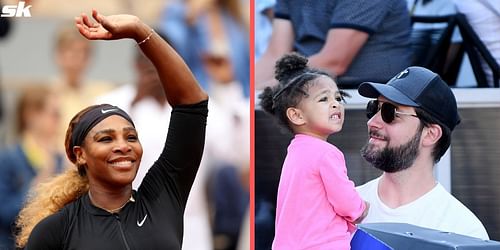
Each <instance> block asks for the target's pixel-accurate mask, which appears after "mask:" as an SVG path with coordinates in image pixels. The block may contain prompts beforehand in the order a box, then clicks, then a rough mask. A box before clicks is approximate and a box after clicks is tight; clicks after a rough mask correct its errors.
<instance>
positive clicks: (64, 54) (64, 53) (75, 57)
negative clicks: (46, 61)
mask: <svg viewBox="0 0 500 250" xmlns="http://www.w3.org/2000/svg"><path fill="white" fill-rule="evenodd" d="M92 52H93V50H92V46H91V44H90V42H89V41H88V40H87V39H85V38H83V37H82V36H81V35H80V33H79V32H78V30H76V29H75V27H74V24H73V23H67V24H65V25H62V26H61V27H60V28H59V30H58V31H57V33H56V37H55V47H54V59H55V62H56V65H57V67H58V70H59V75H58V76H57V77H56V79H54V81H53V83H52V85H53V87H54V91H55V92H56V93H58V94H59V96H60V98H61V107H62V110H61V115H62V119H61V124H60V125H59V132H60V137H59V138H60V140H59V142H60V143H59V145H60V147H61V148H62V147H63V145H64V136H65V134H66V131H65V130H66V128H67V126H68V124H69V121H70V120H71V118H72V117H73V116H74V115H75V114H76V113H77V112H78V111H80V110H81V109H83V108H84V107H87V106H89V105H91V104H92V100H93V99H94V98H95V97H97V96H98V95H100V94H103V93H105V92H107V91H109V90H111V89H112V88H113V86H112V85H111V84H109V83H103V82H92V83H91V82H88V81H87V80H86V79H85V73H86V70H87V69H88V66H89V63H90V59H91V56H92Z"/></svg>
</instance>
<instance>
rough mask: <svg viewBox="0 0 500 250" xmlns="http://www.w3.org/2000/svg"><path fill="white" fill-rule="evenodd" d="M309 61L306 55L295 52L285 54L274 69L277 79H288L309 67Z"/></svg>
mask: <svg viewBox="0 0 500 250" xmlns="http://www.w3.org/2000/svg"><path fill="white" fill-rule="evenodd" d="M307 62H308V60H307V58H306V57H304V56H302V55H300V54H298V53H295V52H293V53H290V54H286V55H284V56H283V57H281V58H280V59H279V60H278V61H277V62H276V66H275V71H274V75H275V78H276V80H278V81H280V82H282V81H286V79H288V78H290V77H292V76H294V75H296V74H297V73H299V72H302V71H304V69H306V68H307Z"/></svg>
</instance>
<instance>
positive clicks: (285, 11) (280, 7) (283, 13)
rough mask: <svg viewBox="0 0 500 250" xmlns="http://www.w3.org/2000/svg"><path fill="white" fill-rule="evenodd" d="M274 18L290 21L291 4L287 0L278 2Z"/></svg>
mask: <svg viewBox="0 0 500 250" xmlns="http://www.w3.org/2000/svg"><path fill="white" fill-rule="evenodd" d="M274 18H279V19H287V20H289V19H290V10H289V3H288V1H286V0H278V2H277V3H276V6H275V7H274Z"/></svg>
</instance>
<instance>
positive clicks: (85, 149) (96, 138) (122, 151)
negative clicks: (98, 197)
mask: <svg viewBox="0 0 500 250" xmlns="http://www.w3.org/2000/svg"><path fill="white" fill-rule="evenodd" d="M75 148H77V147H75ZM75 150H76V154H77V163H78V164H86V165H87V167H86V172H87V176H88V177H89V182H90V184H91V187H93V188H91V189H101V190H113V189H116V188H123V189H124V190H130V189H131V188H130V187H131V185H132V181H133V180H134V178H135V176H136V174H137V170H138V169H139V164H140V162H141V157H142V146H141V144H140V142H139V139H138V134H137V131H136V130H135V128H134V127H133V126H132V124H130V123H129V122H128V121H127V120H126V119H124V118H123V117H121V116H118V115H112V116H109V117H107V118H106V119H104V120H102V121H101V122H100V123H98V124H97V125H96V126H95V127H93V128H92V129H91V130H90V131H89V133H88V134H87V136H86V137H85V140H84V143H83V145H82V146H81V148H80V149H75ZM91 191H92V190H91Z"/></svg>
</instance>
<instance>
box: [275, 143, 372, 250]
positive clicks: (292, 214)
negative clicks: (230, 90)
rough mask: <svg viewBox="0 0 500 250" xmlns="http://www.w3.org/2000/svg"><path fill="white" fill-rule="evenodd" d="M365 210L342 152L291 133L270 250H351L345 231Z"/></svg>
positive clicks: (326, 144) (328, 145)
mask: <svg viewBox="0 0 500 250" xmlns="http://www.w3.org/2000/svg"><path fill="white" fill-rule="evenodd" d="M364 209H365V203H364V202H363V200H362V199H361V198H360V196H359V195H358V193H357V192H356V189H355V188H354V183H353V182H352V181H350V180H349V178H348V176H347V169H346V166H345V160H344V155H343V154H342V152H341V151H340V150H339V149H338V148H337V147H335V146H333V145H332V144H330V143H328V142H326V141H324V140H321V139H319V138H315V137H312V136H307V135H303V134H297V135H295V137H294V139H293V140H292V141H291V143H290V145H289V146H288V154H287V156H286V158H285V162H284V164H283V169H282V172H281V178H280V183H279V187H278V201H277V210H276V227H275V237H274V241H273V249H275V250H279V249H286V250H290V249H311V250H312V249H329V250H330V249H338V250H341V249H350V246H349V241H350V232H349V227H350V226H352V224H351V223H352V222H353V221H355V220H356V219H357V218H358V217H360V216H361V214H362V213H363V211H364Z"/></svg>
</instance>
